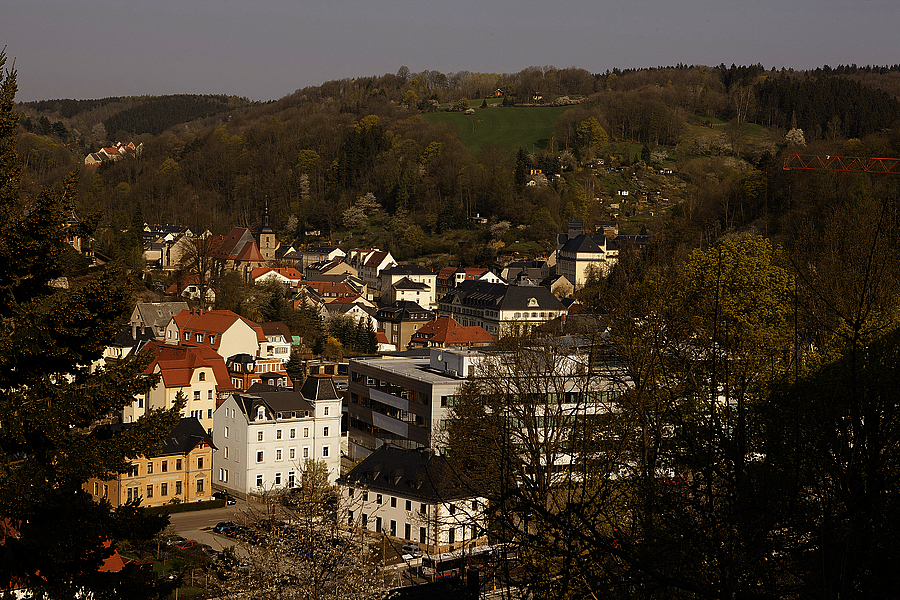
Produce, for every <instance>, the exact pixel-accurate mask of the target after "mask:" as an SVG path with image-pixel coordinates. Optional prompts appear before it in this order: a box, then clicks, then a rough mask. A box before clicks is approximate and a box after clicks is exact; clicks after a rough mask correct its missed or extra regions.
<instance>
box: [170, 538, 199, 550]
mask: <svg viewBox="0 0 900 600" xmlns="http://www.w3.org/2000/svg"><path fill="white" fill-rule="evenodd" d="M198 545H200V542H198V541H197V540H184V541H183V542H181V543H178V544H175V547H176V548H178V549H179V550H190V549H191V548H194V547H196V546H198Z"/></svg>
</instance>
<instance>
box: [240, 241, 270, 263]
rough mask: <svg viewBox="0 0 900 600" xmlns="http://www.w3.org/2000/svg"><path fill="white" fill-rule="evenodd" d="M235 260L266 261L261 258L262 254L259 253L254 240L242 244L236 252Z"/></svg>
mask: <svg viewBox="0 0 900 600" xmlns="http://www.w3.org/2000/svg"><path fill="white" fill-rule="evenodd" d="M235 260H239V261H241V262H260V263H262V262H266V259H265V258H263V255H262V254H261V253H260V251H259V247H258V246H257V245H256V242H247V243H246V244H244V247H243V248H242V249H241V251H240V252H239V253H238V255H237V258H236V259H235Z"/></svg>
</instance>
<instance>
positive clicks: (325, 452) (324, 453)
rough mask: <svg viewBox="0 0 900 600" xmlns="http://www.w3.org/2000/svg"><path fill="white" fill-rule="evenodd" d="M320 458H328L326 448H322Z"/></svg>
mask: <svg viewBox="0 0 900 600" xmlns="http://www.w3.org/2000/svg"><path fill="white" fill-rule="evenodd" d="M322 457H323V458H328V446H322Z"/></svg>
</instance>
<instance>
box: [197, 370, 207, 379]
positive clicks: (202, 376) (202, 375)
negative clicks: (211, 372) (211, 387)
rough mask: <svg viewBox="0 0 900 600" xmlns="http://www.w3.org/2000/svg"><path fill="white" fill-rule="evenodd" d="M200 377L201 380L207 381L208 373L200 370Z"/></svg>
mask: <svg viewBox="0 0 900 600" xmlns="http://www.w3.org/2000/svg"><path fill="white" fill-rule="evenodd" d="M198 379H199V380H200V381H206V373H204V372H203V371H200V375H199V377H198Z"/></svg>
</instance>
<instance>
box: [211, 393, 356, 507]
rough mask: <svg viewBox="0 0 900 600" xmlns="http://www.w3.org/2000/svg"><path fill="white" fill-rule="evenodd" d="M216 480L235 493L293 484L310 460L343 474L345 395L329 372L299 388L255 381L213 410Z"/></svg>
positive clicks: (255, 492) (258, 492)
mask: <svg viewBox="0 0 900 600" xmlns="http://www.w3.org/2000/svg"><path fill="white" fill-rule="evenodd" d="M213 441H214V443H215V445H216V447H217V448H218V449H219V451H218V452H216V454H215V457H214V459H213V484H214V485H215V486H216V487H218V488H221V489H225V490H228V491H229V492H231V493H232V494H234V495H235V496H239V497H246V496H248V495H262V494H265V493H266V492H269V491H272V490H276V489H281V488H289V487H294V486H295V485H297V484H298V483H299V481H300V473H301V471H302V470H303V465H304V462H305V461H306V460H317V461H321V462H324V463H325V465H326V467H327V469H328V475H329V482H334V481H335V480H336V479H337V477H338V475H340V461H341V398H340V396H339V395H338V393H337V390H336V389H335V388H334V384H333V383H332V381H331V378H330V377H316V376H311V377H308V378H307V380H306V382H305V383H304V384H303V388H302V389H301V390H300V391H299V392H295V391H293V390H288V389H284V388H276V387H273V386H267V385H262V384H258V385H254V386H253V387H251V388H250V389H249V390H247V392H245V393H242V394H232V395H231V396H229V397H228V398H227V399H226V400H225V402H223V403H222V405H221V406H219V408H217V409H216V411H215V413H214V415H213Z"/></svg>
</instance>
